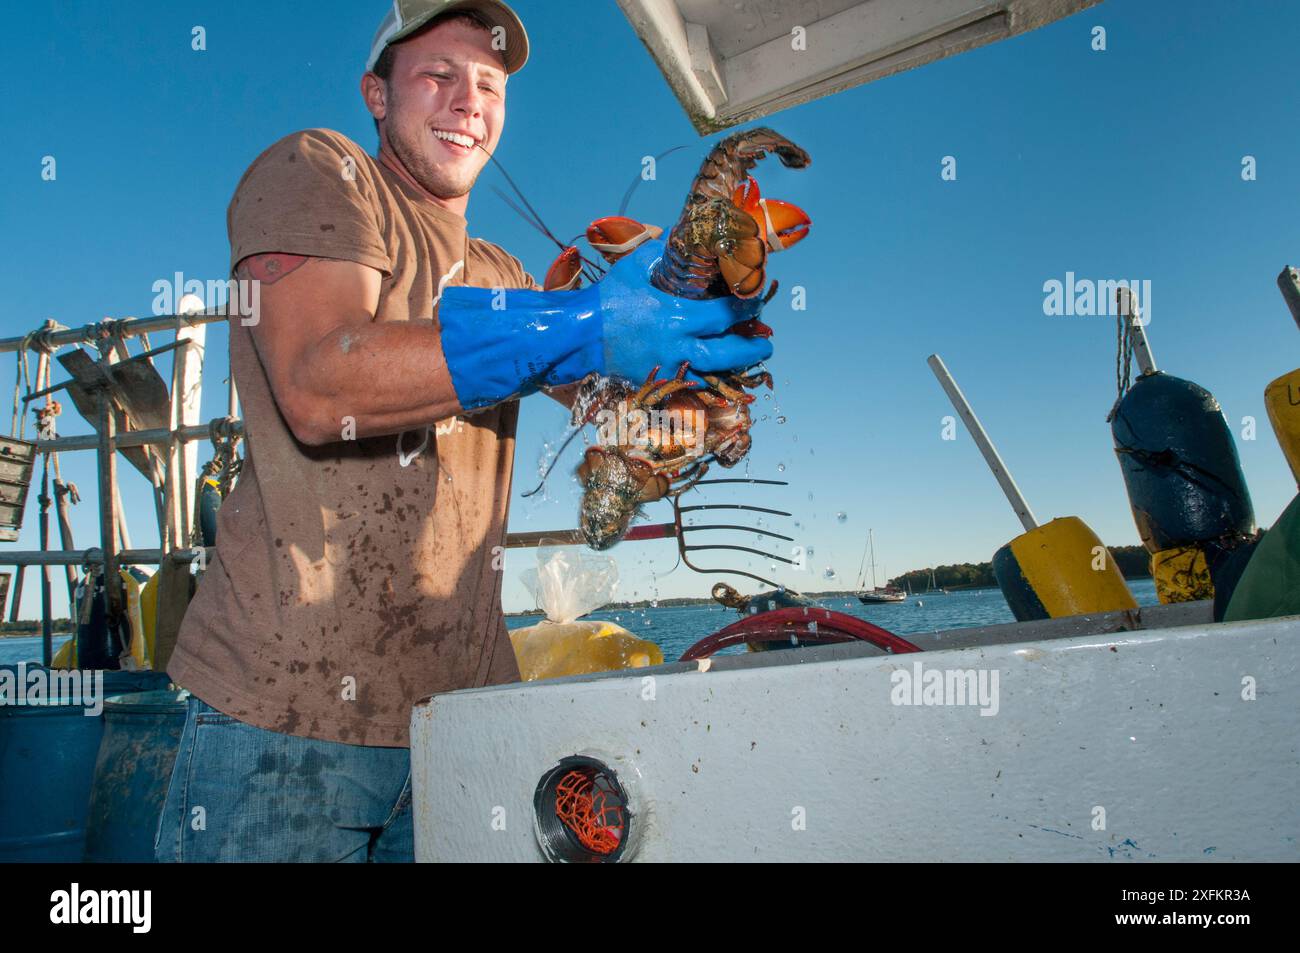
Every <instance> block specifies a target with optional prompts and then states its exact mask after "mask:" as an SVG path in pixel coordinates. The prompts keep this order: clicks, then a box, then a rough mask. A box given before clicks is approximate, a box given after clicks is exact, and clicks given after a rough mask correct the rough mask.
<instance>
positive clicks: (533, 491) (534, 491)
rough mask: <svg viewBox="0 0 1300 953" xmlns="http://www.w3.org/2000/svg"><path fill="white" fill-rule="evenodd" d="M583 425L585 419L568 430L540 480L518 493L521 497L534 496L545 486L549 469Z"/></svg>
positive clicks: (553, 466) (558, 459)
mask: <svg viewBox="0 0 1300 953" xmlns="http://www.w3.org/2000/svg"><path fill="white" fill-rule="evenodd" d="M584 426H586V423H585V421H584V422H583V423H580V424H578V425H577V426H576V427H574V428H573V429H572V430H571V431H570V432H569V435H568V436H567V437H565V438H564V443H562V444H560V449H558V450H556V451H555V456H553V457H552V458H551V462H550V464H548V465H547V467H546V469H545V470H544V471H543V472H542V482H541V483H538V484H537V486H535V487H533V488H532V489H531V490H529V491H528V492H527V493H523V494H520V498H521V499H525V498H527V497H530V496H534V495H536V494H537V493H540V492H541V489H542V487H544V486H546V480H547V478H548V477H550V475H551V471H552V470H554V469H555V465H556V464H557V463H559V462H560V457H561V456H563V455H564V451H565V450H567V449H568V447H569V444H571V443H573V438H574V437H576V436H577V435H578V434H579V433H581V431H582V428H583V427H584Z"/></svg>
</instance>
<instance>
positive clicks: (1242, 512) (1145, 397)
mask: <svg viewBox="0 0 1300 953" xmlns="http://www.w3.org/2000/svg"><path fill="white" fill-rule="evenodd" d="M1111 433H1112V435H1113V436H1114V438H1115V453H1116V455H1117V456H1118V457H1119V465H1120V470H1121V471H1122V472H1123V474H1124V483H1125V485H1126V486H1127V488H1128V497H1129V502H1130V504H1132V507H1133V520H1134V522H1135V523H1136V524H1137V530H1138V535H1139V536H1140V537H1141V539H1142V543H1143V545H1144V546H1146V548H1147V551H1148V552H1152V553H1157V552H1160V551H1162V550H1166V549H1173V548H1175V547H1179V546H1190V545H1198V544H1204V543H1207V542H1211V541H1215V540H1235V539H1241V538H1244V537H1248V536H1250V535H1252V534H1253V533H1254V532H1255V510H1254V507H1253V506H1252V505H1251V502H1250V491H1249V490H1248V489H1247V488H1246V477H1245V475H1244V474H1243V473H1242V471H1241V461H1240V459H1239V458H1238V456H1237V446H1236V444H1235V443H1234V441H1233V439H1232V433H1231V431H1230V430H1229V429H1228V422H1227V421H1226V420H1225V419H1224V417H1223V410H1222V408H1221V407H1220V406H1219V402H1218V401H1217V400H1215V399H1214V395H1213V394H1211V393H1210V392H1209V391H1207V390H1206V389H1205V388H1204V387H1201V386H1200V385H1198V384H1195V383H1193V382H1191V381H1188V380H1183V379H1182V378H1181V377H1174V376H1173V375H1172V374H1165V373H1161V372H1156V373H1153V374H1144V375H1143V376H1142V377H1139V378H1138V379H1137V380H1136V381H1134V382H1133V386H1132V387H1131V388H1130V389H1129V391H1128V393H1127V394H1125V395H1124V398H1123V400H1121V401H1120V403H1119V405H1118V406H1117V408H1116V411H1115V417H1114V420H1113V421H1112V422H1111Z"/></svg>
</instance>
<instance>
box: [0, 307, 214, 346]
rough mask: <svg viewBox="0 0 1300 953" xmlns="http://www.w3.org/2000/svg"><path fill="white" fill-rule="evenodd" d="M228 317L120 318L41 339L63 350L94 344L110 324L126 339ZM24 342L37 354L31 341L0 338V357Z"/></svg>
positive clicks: (205, 314)
mask: <svg viewBox="0 0 1300 953" xmlns="http://www.w3.org/2000/svg"><path fill="white" fill-rule="evenodd" d="M228 319H229V315H225V314H217V313H216V312H211V311H196V312H194V313H192V314H179V315H177V314H164V315H159V316H158V317H156V318H122V319H121V320H120V321H117V322H103V321H101V322H97V323H95V324H86V325H82V326H81V327H79V328H70V329H69V330H67V331H55V332H54V333H53V334H50V335H48V336H46V337H44V338H43V341H44V342H45V343H46V344H48V345H49V347H51V348H59V347H63V346H64V345H65V344H89V343H91V342H94V341H98V340H99V339H100V338H102V337H103V336H104V334H105V333H107V332H108V331H109V327H110V325H111V329H112V333H113V334H116V335H118V336H120V337H124V338H129V337H135V336H136V335H140V334H147V333H149V332H150V331H173V330H175V329H176V324H177V322H178V321H179V322H180V324H181V325H182V326H184V325H187V324H189V325H197V324H212V323H213V322H215V321H226V320H228ZM25 341H26V344H27V347H28V348H29V349H30V350H33V351H38V350H40V346H39V345H38V344H37V343H36V342H35V341H27V339H26V338H23V337H16V338H0V354H5V353H7V352H9V351H18V350H21V349H22V347H23V344H24V342H25Z"/></svg>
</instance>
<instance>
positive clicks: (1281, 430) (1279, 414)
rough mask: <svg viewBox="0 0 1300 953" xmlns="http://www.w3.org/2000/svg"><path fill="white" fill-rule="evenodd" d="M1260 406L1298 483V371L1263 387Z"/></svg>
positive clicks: (1299, 478) (1299, 372)
mask: <svg viewBox="0 0 1300 953" xmlns="http://www.w3.org/2000/svg"><path fill="white" fill-rule="evenodd" d="M1264 406H1265V407H1266V408H1268V419H1269V422H1270V423H1272V425H1273V432H1274V433H1275V434H1277V442H1278V443H1279V444H1280V445H1281V446H1282V455H1283V456H1284V457H1286V462H1287V465H1288V466H1290V467H1291V476H1292V477H1294V478H1295V481H1296V483H1297V484H1300V368H1296V369H1295V370H1294V371H1292V372H1291V373H1289V374H1283V375H1282V376H1281V377H1279V378H1278V379H1277V380H1275V381H1273V383H1271V384H1269V385H1268V387H1266V388H1264Z"/></svg>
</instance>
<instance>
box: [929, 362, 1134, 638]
mask: <svg viewBox="0 0 1300 953" xmlns="http://www.w3.org/2000/svg"><path fill="white" fill-rule="evenodd" d="M928 363H929V365H930V369H931V370H932V371H934V375H935V377H937V378H938V379H939V383H940V384H941V385H942V386H943V389H944V391H945V392H947V394H948V399H949V400H951V401H952V405H953V408H954V409H955V410H956V411H957V414H958V415H959V416H960V417H961V419H962V421H963V422H964V423H965V424H966V427H967V429H968V430H970V433H971V436H972V437H973V438H974V440H975V445H976V446H977V447H979V450H980V453H981V454H983V456H984V460H985V462H986V463H987V464H988V466H989V469H990V470H992V471H993V476H994V478H995V479H996V480H997V481H998V485H999V486H1000V487H1001V488H1002V492H1003V493H1004V494H1006V497H1007V500H1008V501H1009V502H1010V503H1011V508H1012V509H1013V510H1015V513H1016V516H1018V517H1019V518H1020V522H1021V524H1022V525H1023V526H1024V527H1025V532H1024V533H1022V534H1021V535H1019V536H1017V537H1016V538H1015V539H1013V540H1011V542H1009V543H1007V544H1006V545H1005V546H1003V547H1002V548H1001V549H999V550H998V551H997V552H996V553H994V554H993V574H994V575H995V576H996V577H997V580H998V586H999V587H1000V588H1001V589H1002V595H1003V596H1004V597H1006V600H1007V605H1009V606H1010V607H1011V611H1012V613H1013V614H1014V615H1015V617H1016V619H1017V620H1019V621H1021V622H1026V621H1029V620H1031V619H1057V618H1061V617H1062V616H1070V615H1081V614H1083V613H1086V612H1113V611H1116V610H1120V609H1136V608H1137V600H1135V599H1134V598H1133V593H1131V592H1129V588H1128V584H1127V583H1126V582H1124V576H1123V575H1122V574H1121V573H1120V571H1119V567H1118V566H1117V565H1115V559H1114V557H1113V556H1112V555H1111V553H1110V550H1108V549H1107V548H1106V547H1105V546H1104V545H1103V544H1102V542H1101V540H1100V539H1098V538H1097V534H1096V533H1094V532H1093V531H1092V530H1091V529H1089V528H1088V525H1087V524H1086V523H1084V522H1083V520H1081V519H1079V518H1078V517H1077V516H1064V517H1061V518H1060V519H1054V520H1052V521H1051V522H1049V523H1044V524H1042V525H1039V523H1038V520H1037V519H1036V518H1035V517H1034V514H1033V512H1032V511H1031V510H1030V509H1029V504H1028V503H1027V502H1025V498H1024V496H1022V495H1021V493H1020V488H1019V487H1017V486H1016V481H1015V480H1013V479H1012V478H1011V474H1010V473H1009V472H1008V471H1007V468H1006V465H1005V464H1003V462H1002V457H1001V456H1000V455H999V454H998V451H997V448H995V447H994V446H993V443H992V441H990V440H989V437H988V434H987V433H985V431H984V427H983V425H981V424H980V422H979V418H977V417H976V416H975V412H974V411H973V410H972V409H971V406H970V404H969V403H968V402H967V400H966V396H965V395H964V394H963V393H962V392H961V388H959V387H958V386H957V382H956V381H955V380H953V377H952V375H951V374H950V373H948V368H947V367H946V366H945V365H944V363H943V360H942V359H941V358H940V357H939V355H937V354H931V355H930V357H929V360H928Z"/></svg>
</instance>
